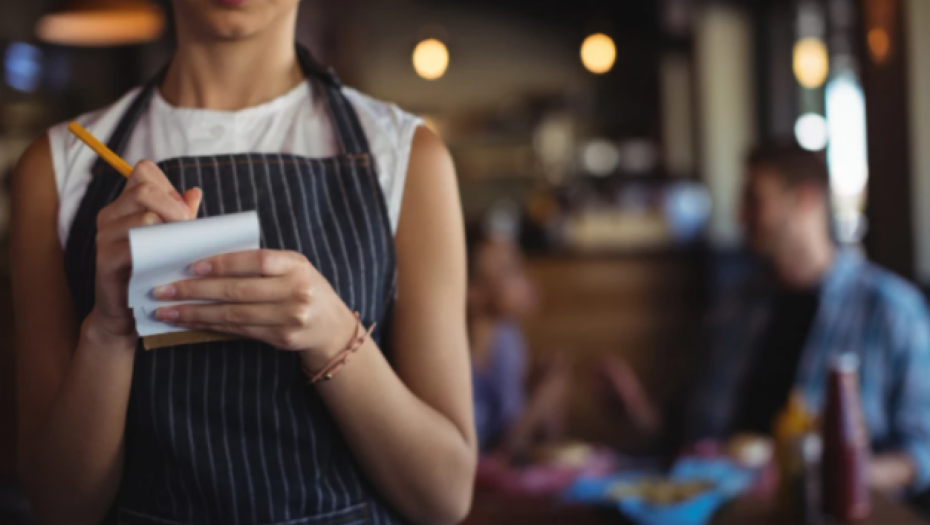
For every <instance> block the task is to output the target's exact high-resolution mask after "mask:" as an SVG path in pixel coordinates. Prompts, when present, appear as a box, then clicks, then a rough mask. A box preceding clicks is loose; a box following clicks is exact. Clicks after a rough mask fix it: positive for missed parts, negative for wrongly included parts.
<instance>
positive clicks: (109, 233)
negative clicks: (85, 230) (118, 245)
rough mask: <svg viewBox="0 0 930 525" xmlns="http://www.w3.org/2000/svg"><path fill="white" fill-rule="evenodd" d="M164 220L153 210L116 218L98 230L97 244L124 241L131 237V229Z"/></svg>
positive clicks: (159, 222)
mask: <svg viewBox="0 0 930 525" xmlns="http://www.w3.org/2000/svg"><path fill="white" fill-rule="evenodd" d="M162 222H163V221H162V220H161V217H159V216H158V214H157V213H154V212H151V211H143V212H139V213H134V214H132V215H126V216H125V217H120V218H117V219H114V220H112V221H110V222H108V223H106V225H104V227H103V228H102V229H98V230H97V244H98V245H100V244H105V243H110V242H114V241H124V240H126V239H128V238H129V230H131V229H133V228H139V227H142V226H152V225H153V224H161V223H162Z"/></svg>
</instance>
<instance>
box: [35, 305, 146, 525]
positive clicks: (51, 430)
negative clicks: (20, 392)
mask: <svg viewBox="0 0 930 525" xmlns="http://www.w3.org/2000/svg"><path fill="white" fill-rule="evenodd" d="M134 351H135V344H134V341H133V342H130V341H129V340H114V339H113V338H107V337H104V336H103V334H101V333H100V332H99V331H98V330H97V329H96V328H95V326H94V324H93V322H92V320H91V318H88V322H85V323H84V326H83V328H82V330H81V337H80V341H79V343H78V348H77V350H76V351H75V353H74V356H73V358H72V360H71V363H70V365H69V368H68V371H67V372H66V374H65V376H64V380H63V382H62V384H61V387H60V389H59V390H58V392H57V395H56V397H55V400H54V402H53V404H52V405H51V407H50V408H49V411H48V414H47V415H46V416H45V418H44V420H43V422H42V423H41V425H39V426H38V427H37V429H36V431H35V432H33V434H32V435H31V436H26V437H25V439H24V440H23V442H22V443H21V444H20V455H19V467H20V474H21V477H22V479H23V482H24V484H25V486H26V490H27V492H28V494H29V497H30V500H31V502H32V504H33V508H34V511H35V513H36V517H37V519H38V520H39V522H40V523H46V522H48V523H73V524H81V523H88V524H95V523H98V522H99V521H101V520H102V519H103V517H104V516H105V515H106V512H107V510H108V508H109V506H110V503H111V502H112V500H113V497H114V496H115V494H116V491H117V488H118V486H119V481H120V477H121V472H122V462H123V435H124V428H125V423H126V408H127V404H128V401H129V390H130V385H131V383H132V368H133V360H134Z"/></svg>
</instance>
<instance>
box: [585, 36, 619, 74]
mask: <svg viewBox="0 0 930 525" xmlns="http://www.w3.org/2000/svg"><path fill="white" fill-rule="evenodd" d="M616 60H617V46H616V45H614V41H613V39H611V38H610V37H609V36H607V35H605V34H603V33H597V34H594V35H591V36H589V37H588V38H586V39H585V40H584V42H583V43H582V44H581V62H582V63H583V64H584V67H585V68H587V69H588V71H590V72H592V73H595V74H598V75H603V74H604V73H607V72H608V71H610V69H611V68H613V67H614V62H615V61H616Z"/></svg>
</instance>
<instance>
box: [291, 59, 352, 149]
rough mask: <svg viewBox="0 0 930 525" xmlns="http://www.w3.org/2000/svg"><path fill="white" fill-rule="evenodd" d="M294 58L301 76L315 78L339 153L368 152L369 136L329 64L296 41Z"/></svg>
mask: <svg viewBox="0 0 930 525" xmlns="http://www.w3.org/2000/svg"><path fill="white" fill-rule="evenodd" d="M297 59H298V60H299V61H300V67H301V68H302V69H303V72H304V76H306V77H307V78H308V79H311V80H315V81H317V82H316V84H317V85H318V86H319V88H320V93H321V94H322V96H323V100H324V103H325V104H326V109H327V111H328V113H329V118H330V121H331V122H332V125H333V135H335V137H336V141H337V143H338V144H339V150H340V153H342V154H344V155H368V154H369V153H370V149H369V147H368V138H367V137H366V136H365V130H364V129H363V128H362V124H361V121H359V118H358V113H357V112H356V111H355V107H353V106H352V103H351V102H349V99H347V98H346V96H345V93H344V92H343V86H342V82H340V80H339V78H338V77H337V76H336V73H335V72H334V71H333V69H332V68H327V67H325V66H323V65H322V64H320V62H318V61H317V60H316V58H314V57H313V54H312V53H310V50H309V49H307V48H306V47H304V46H302V45H300V44H297Z"/></svg>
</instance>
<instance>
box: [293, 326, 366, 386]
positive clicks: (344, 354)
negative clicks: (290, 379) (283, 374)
mask: <svg viewBox="0 0 930 525" xmlns="http://www.w3.org/2000/svg"><path fill="white" fill-rule="evenodd" d="M355 321H356V325H355V327H356V328H355V333H356V334H358V335H356V336H355V337H353V338H352V340H351V341H349V344H348V345H347V346H346V348H345V349H344V350H342V351H340V352H338V353H337V354H336V355H334V356H333V357H331V358H330V359H329V361H327V362H326V364H325V365H323V368H322V369H321V370H320V371H319V372H317V373H316V375H314V374H312V373H311V372H310V371H309V370H307V368H306V367H304V369H303V370H304V373H305V374H306V375H307V376H308V377H309V378H310V384H311V385H315V384H317V383H319V382H320V381H329V380H330V379H332V378H333V375H334V374H335V373H336V372H338V371H339V369H341V368H342V367H344V366H345V365H346V364H347V363H348V362H349V358H350V357H351V356H352V354H354V353H355V352H358V349H359V348H361V347H362V345H364V344H365V340H366V339H368V338H369V337H370V336H371V333H372V332H373V331H374V329H375V325H376V324H377V323H374V324H372V325H371V327H370V328H369V329H368V331H367V332H365V331H363V330H364V328H363V327H362V319H361V317H360V316H359V313H358V312H355Z"/></svg>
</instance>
